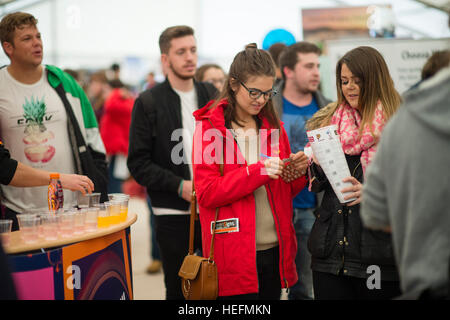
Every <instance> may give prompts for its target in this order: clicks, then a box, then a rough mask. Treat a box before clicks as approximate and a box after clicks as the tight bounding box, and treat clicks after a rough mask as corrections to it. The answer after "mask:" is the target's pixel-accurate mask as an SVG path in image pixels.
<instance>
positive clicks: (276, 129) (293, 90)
mask: <svg viewBox="0 0 450 320" xmlns="http://www.w3.org/2000/svg"><path fill="white" fill-rule="evenodd" d="M0 40H1V44H2V48H3V50H4V52H5V54H6V55H7V57H8V58H9V60H10V64H9V65H8V66H6V67H3V68H1V69H0V84H1V86H0V140H1V141H0V156H1V158H0V162H1V166H0V168H1V169H0V170H1V171H0V178H1V183H2V185H1V204H2V207H1V208H2V212H1V217H0V218H1V219H12V220H13V221H14V225H13V229H14V230H18V229H19V227H18V224H17V217H16V216H17V214H19V213H23V212H26V211H28V210H30V209H33V210H36V209H41V210H44V211H45V210H46V209H47V202H46V201H47V199H46V191H45V190H44V188H45V185H47V184H48V180H49V179H48V177H49V174H50V172H60V173H61V182H62V187H63V188H65V189H66V190H71V191H80V192H82V193H86V192H89V193H91V192H101V193H102V194H107V193H115V192H123V191H124V190H128V191H130V190H136V189H133V188H134V187H136V188H137V190H139V191H135V194H139V195H143V196H144V197H145V199H146V200H147V202H148V206H149V209H150V216H151V217H150V226H149V227H150V228H151V235H152V238H151V239H150V241H151V248H152V251H151V253H150V256H151V260H152V264H151V265H150V266H149V268H148V270H147V271H148V272H149V273H153V272H157V271H159V270H160V269H162V271H163V273H164V284H165V289H166V299H168V300H181V299H183V295H182V291H181V288H180V278H179V276H178V271H179V269H180V266H181V264H182V261H183V258H184V256H185V255H186V253H187V252H188V246H189V232H190V229H189V219H190V215H189V207H190V202H191V197H192V194H193V191H194V190H195V194H196V197H197V200H198V204H199V212H198V213H199V221H196V228H195V230H196V235H195V248H196V252H197V254H203V255H204V256H207V255H208V253H209V252H210V247H209V246H210V243H211V236H212V228H213V222H214V219H215V214H216V209H218V218H217V220H220V221H221V224H217V226H216V225H214V228H215V257H214V258H215V262H216V264H217V268H218V284H219V291H218V295H219V299H220V300H226V299H234V300H239V299H242V300H257V299H265V300H279V299H280V297H281V292H282V289H283V288H289V293H288V299H291V300H311V299H317V300H328V299H395V298H405V299H428V298H429V299H445V298H448V297H449V292H448V290H449V282H450V280H449V268H450V267H449V263H450V252H449V250H448V248H449V247H450V232H449V228H450V211H449V210H448V208H447V206H446V203H445V199H446V197H445V195H446V192H447V193H448V190H450V185H449V183H450V182H449V181H450V180H449V179H448V176H446V174H445V172H446V165H448V163H450V154H449V152H448V150H449V147H450V143H449V141H450V137H449V134H450V111H449V110H450V109H449V108H448V107H449V102H450V99H449V98H450V97H449V90H448V88H449V84H450V83H449V81H450V66H449V62H450V58H449V57H450V53H449V50H444V51H442V52H437V53H435V54H433V56H431V57H430V59H429V60H428V61H427V64H426V65H425V66H424V68H423V72H422V81H421V82H420V83H418V84H416V85H415V86H414V87H413V88H411V89H410V90H409V91H408V92H407V93H405V94H404V95H403V96H401V95H400V94H399V93H398V92H397V91H396V89H395V84H394V81H393V80H392V78H391V75H390V72H389V69H388V66H387V64H386V62H385V60H384V58H383V56H382V55H381V54H380V52H378V51H377V50H376V49H374V48H372V47H368V46H362V47H357V48H354V49H352V50H350V51H349V52H347V53H346V54H345V55H344V56H343V57H341V58H340V59H339V61H338V63H337V65H336V89H337V100H336V101H330V100H329V99H327V98H326V97H325V96H324V95H323V94H322V93H321V92H320V73H319V67H320V63H319V57H320V55H321V54H322V52H321V49H320V48H319V47H317V46H316V45H315V44H313V43H309V42H305V41H302V42H297V43H295V44H292V45H289V46H286V45H284V44H282V43H277V44H274V45H273V46H272V47H271V48H270V49H269V50H262V49H259V48H258V47H257V45H256V44H254V43H251V44H248V45H246V46H245V48H244V49H243V50H242V51H240V52H238V53H237V54H236V56H235V57H234V59H233V61H232V63H231V65H230V66H229V69H228V70H227V72H225V71H224V69H222V67H221V66H219V65H217V64H214V63H207V64H204V65H202V66H200V67H199V66H198V52H197V44H196V37H195V31H194V30H193V29H192V28H191V27H189V26H173V27H169V28H167V29H165V30H164V31H163V32H162V33H161V35H160V37H159V48H160V53H161V64H162V69H163V70H165V72H164V76H165V81H164V82H162V83H157V82H155V80H154V78H155V74H154V72H149V73H148V77H147V80H146V81H145V84H143V85H141V88H140V89H139V90H138V91H136V90H134V89H133V88H130V87H129V86H127V85H126V84H124V83H123V82H122V81H121V78H120V66H119V65H118V64H113V65H112V66H111V68H110V70H97V71H95V72H94V73H91V74H90V75H89V80H88V81H87V82H86V84H84V83H82V81H80V79H79V77H78V73H77V72H76V71H73V70H66V71H63V70H61V69H59V68H58V67H55V66H51V65H43V64H42V59H43V42H42V39H41V34H40V32H39V29H38V27H37V19H36V18H35V17H33V16H32V15H30V14H28V13H22V12H16V13H11V14H8V15H6V16H5V17H3V19H2V20H1V22H0ZM329 125H334V126H335V127H336V133H337V134H338V135H339V137H340V143H341V146H342V149H343V151H344V154H345V159H346V162H347V165H348V167H349V170H350V174H351V175H350V176H349V177H347V178H345V179H344V180H343V181H342V182H347V183H349V185H350V186H349V187H346V188H344V189H343V190H342V192H343V193H345V194H346V197H345V198H344V200H348V199H353V200H351V201H349V202H345V203H342V202H341V201H340V200H339V199H338V197H337V195H336V193H335V191H334V186H332V183H331V182H330V180H329V177H328V176H327V175H326V174H325V172H324V170H323V169H322V166H321V164H320V162H319V161H318V160H317V158H316V157H315V156H314V155H312V156H311V155H307V153H306V152H304V150H305V147H307V145H308V143H309V140H308V137H307V133H306V132H307V131H308V130H314V129H318V128H322V127H325V126H329ZM80 146H82V147H84V148H81V147H80ZM83 152H89V153H90V154H91V155H92V158H93V159H94V161H93V162H92V163H91V166H93V167H95V168H86V165H85V163H84V162H83V159H84V158H85V157H83V154H82V153H83ZM322 165H323V164H322ZM130 185H132V186H134V187H130ZM24 187H27V188H24ZM31 187H32V188H31ZM31 199H32V200H31ZM64 199H65V201H64V205H65V206H67V207H70V206H73V205H76V199H75V197H74V195H73V194H72V193H69V192H67V193H65V194H64ZM230 225H231V226H233V228H228V227H223V226H230ZM0 249H1V245H0ZM0 251H1V250H0ZM374 266H375V267H376V268H377V269H375V270H378V271H379V274H377V275H376V276H378V280H377V281H378V282H377V284H376V285H375V287H374V286H371V285H370V284H369V280H370V279H369V278H370V277H371V275H372V274H371V272H370V270H373V267H374ZM0 268H1V269H0V270H4V271H2V272H1V273H0V284H1V285H0V298H15V297H16V295H15V292H14V286H13V284H12V282H11V278H10V275H9V273H8V271H7V268H8V267H7V262H6V260H5V255H4V253H3V251H1V252H0Z"/></svg>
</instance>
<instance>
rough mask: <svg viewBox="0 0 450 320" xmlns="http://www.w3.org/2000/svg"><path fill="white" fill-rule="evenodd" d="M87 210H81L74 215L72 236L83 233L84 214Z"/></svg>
mask: <svg viewBox="0 0 450 320" xmlns="http://www.w3.org/2000/svg"><path fill="white" fill-rule="evenodd" d="M88 210H89V209H81V210H78V212H77V213H75V219H74V234H76V235H79V234H83V233H84V222H85V218H86V212H87V211H88Z"/></svg>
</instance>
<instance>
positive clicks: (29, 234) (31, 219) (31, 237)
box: [17, 213, 41, 243]
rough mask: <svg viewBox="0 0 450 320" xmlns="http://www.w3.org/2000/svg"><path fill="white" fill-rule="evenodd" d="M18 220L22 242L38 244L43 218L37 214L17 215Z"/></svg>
mask: <svg viewBox="0 0 450 320" xmlns="http://www.w3.org/2000/svg"><path fill="white" fill-rule="evenodd" d="M17 219H18V221H19V229H20V234H21V237H22V240H23V241H24V242H25V243H34V242H37V241H38V238H39V225H40V221H41V218H40V217H38V215H37V214H28V213H21V214H18V215H17Z"/></svg>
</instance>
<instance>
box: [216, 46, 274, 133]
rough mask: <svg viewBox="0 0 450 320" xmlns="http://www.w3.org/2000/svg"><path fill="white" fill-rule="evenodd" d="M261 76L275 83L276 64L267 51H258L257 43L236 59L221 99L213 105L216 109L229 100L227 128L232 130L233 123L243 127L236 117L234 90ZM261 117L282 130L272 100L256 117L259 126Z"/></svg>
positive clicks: (220, 96) (246, 48)
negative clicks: (241, 83) (219, 104)
mask: <svg viewBox="0 0 450 320" xmlns="http://www.w3.org/2000/svg"><path fill="white" fill-rule="evenodd" d="M260 76H266V77H272V78H273V80H274V81H275V63H274V62H273V59H272V57H271V56H270V54H269V53H268V52H267V51H265V50H261V49H258V48H257V46H256V44H255V43H250V44H248V45H246V46H245V50H243V51H241V52H239V53H238V54H237V55H236V56H235V57H234V59H233V62H232V63H231V66H230V71H229V72H228V77H227V81H226V82H225V85H224V87H223V90H222V92H221V93H220V95H219V98H218V99H217V100H216V101H215V103H214V104H212V105H211V108H215V107H216V106H217V104H218V103H219V102H220V101H221V100H222V99H227V101H228V107H227V108H225V111H224V116H225V126H226V127H228V128H230V127H231V122H232V121H234V122H235V123H237V124H238V125H241V124H240V122H239V119H238V118H237V115H236V104H237V101H236V93H235V92H234V91H233V88H236V87H237V86H240V82H243V83H245V82H247V81H248V79H250V78H252V77H260ZM259 117H264V118H266V119H267V120H268V121H269V123H270V125H271V126H272V127H274V128H276V129H280V121H279V119H278V116H277V114H276V112H275V109H274V106H273V102H272V99H269V100H268V101H267V103H266V105H265V106H264V108H263V109H262V110H261V112H260V113H259V115H258V116H255V120H256V123H257V124H258V126H260V123H261V122H260V118H259Z"/></svg>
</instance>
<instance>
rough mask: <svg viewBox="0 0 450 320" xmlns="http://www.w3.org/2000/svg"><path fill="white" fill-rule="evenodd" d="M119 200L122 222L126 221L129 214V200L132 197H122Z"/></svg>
mask: <svg viewBox="0 0 450 320" xmlns="http://www.w3.org/2000/svg"><path fill="white" fill-rule="evenodd" d="M118 200H119V201H120V222H125V221H126V220H127V216H128V201H129V200H130V197H129V196H126V197H120V198H118Z"/></svg>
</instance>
